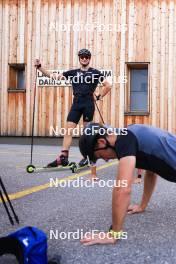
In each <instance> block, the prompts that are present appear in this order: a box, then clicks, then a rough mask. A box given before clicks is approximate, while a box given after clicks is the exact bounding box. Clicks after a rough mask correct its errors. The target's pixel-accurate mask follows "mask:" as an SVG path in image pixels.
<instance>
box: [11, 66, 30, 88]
mask: <svg viewBox="0 0 176 264" xmlns="http://www.w3.org/2000/svg"><path fill="white" fill-rule="evenodd" d="M8 65H9V81H8V92H26V63H8ZM11 68H12V69H13V70H14V71H16V73H14V74H16V75H17V72H18V71H19V70H24V74H25V87H24V88H23V89H20V88H18V87H17V83H16V87H12V86H11V85H10V83H11V81H10V74H11V73H10V71H11ZM16 78H17V76H16ZM16 82H17V79H16Z"/></svg>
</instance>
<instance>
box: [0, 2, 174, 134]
mask: <svg viewBox="0 0 176 264" xmlns="http://www.w3.org/2000/svg"><path fill="white" fill-rule="evenodd" d="M56 21H57V22H58V23H59V24H76V23H78V22H79V23H80V24H86V23H90V24H93V23H99V24H117V25H118V24H127V31H126V32H125V31H122V32H115V31H104V32H103V31H102V32H99V31H96V30H95V31H93V32H91V31H90V32H89V31H79V32H78V31H74V32H73V31H70V32H68V31H67V32H62V31H55V30H50V23H52V22H56ZM175 29H176V1H172V0H170V1H167V0H159V1H156V0H148V1H145V0H26V1H25V0H1V1H0V132H1V135H27V136H29V135H30V134H31V120H32V108H33V95H34V93H33V91H34V80H35V69H34V67H33V60H34V58H40V59H41V61H42V64H43V66H44V67H46V68H48V69H70V68H75V67H78V65H79V62H78V58H77V51H78V50H79V49H81V48H84V47H86V48H89V49H90V50H91V51H92V55H93V56H92V60H91V65H92V66H93V67H95V68H99V69H102V68H104V69H112V71H113V73H114V74H115V75H116V76H119V75H120V76H123V75H124V74H125V70H126V68H125V62H150V65H149V88H150V93H149V98H150V99H149V107H150V114H149V116H134V115H133V116H130V115H124V112H125V85H124V84H123V83H121V84H114V85H113V87H112V91H111V94H109V95H108V96H107V97H106V98H104V100H103V102H101V103H99V106H100V108H101V111H102V114H103V117H104V119H105V122H106V123H109V124H111V125H113V126H124V125H127V124H130V123H146V124H153V125H156V126H159V127H162V128H165V129H168V130H170V131H172V132H176V88H175V87H176V70H175V69H176V59H175V58H176V39H175V38H176V36H175V34H174V33H175ZM8 63H26V92H8V91H7V89H8V85H9V66H8ZM36 102H37V103H36V115H35V135H39V136H48V135H49V128H50V126H54V127H56V126H58V127H64V124H65V121H66V117H67V114H68V111H69V108H70V105H71V102H72V91H71V89H70V88H69V87H57V88H56V87H50V88H49V87H38V88H37V100H36ZM95 120H96V121H99V120H100V119H99V115H98V113H97V111H96V113H95Z"/></svg>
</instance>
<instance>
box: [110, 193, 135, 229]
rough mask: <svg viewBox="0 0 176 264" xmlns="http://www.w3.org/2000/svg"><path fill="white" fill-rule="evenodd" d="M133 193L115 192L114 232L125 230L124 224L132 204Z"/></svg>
mask: <svg viewBox="0 0 176 264" xmlns="http://www.w3.org/2000/svg"><path fill="white" fill-rule="evenodd" d="M130 197H131V191H130V190H126V191H117V190H116V189H115V188H114V190H113V196H112V223H113V230H115V231H120V230H122V229H123V222H124V219H125V216H126V212H127V209H128V206H129V204H130Z"/></svg>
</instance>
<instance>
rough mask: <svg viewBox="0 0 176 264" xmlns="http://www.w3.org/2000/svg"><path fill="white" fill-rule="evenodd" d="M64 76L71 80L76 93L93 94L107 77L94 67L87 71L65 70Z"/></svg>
mask: <svg viewBox="0 0 176 264" xmlns="http://www.w3.org/2000/svg"><path fill="white" fill-rule="evenodd" d="M63 76H64V77H65V78H66V79H67V80H70V82H71V84H72V87H73V94H74V95H78V96H79V95H85V96H86V95H93V93H94V91H95V89H96V87H97V85H98V84H99V83H101V82H103V80H104V79H105V77H104V75H103V74H102V73H101V72H100V71H98V70H97V69H94V68H89V69H88V70H87V71H82V70H81V69H75V70H70V71H66V72H63Z"/></svg>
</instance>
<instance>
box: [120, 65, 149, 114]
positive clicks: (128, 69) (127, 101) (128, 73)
mask: <svg viewBox="0 0 176 264" xmlns="http://www.w3.org/2000/svg"><path fill="white" fill-rule="evenodd" d="M131 69H147V70H148V98H147V111H142V110H137V111H131V110H130V107H131V100H130V98H131ZM125 71H126V76H127V83H126V87H125V115H139V116H148V115H149V114H150V62H125Z"/></svg>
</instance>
